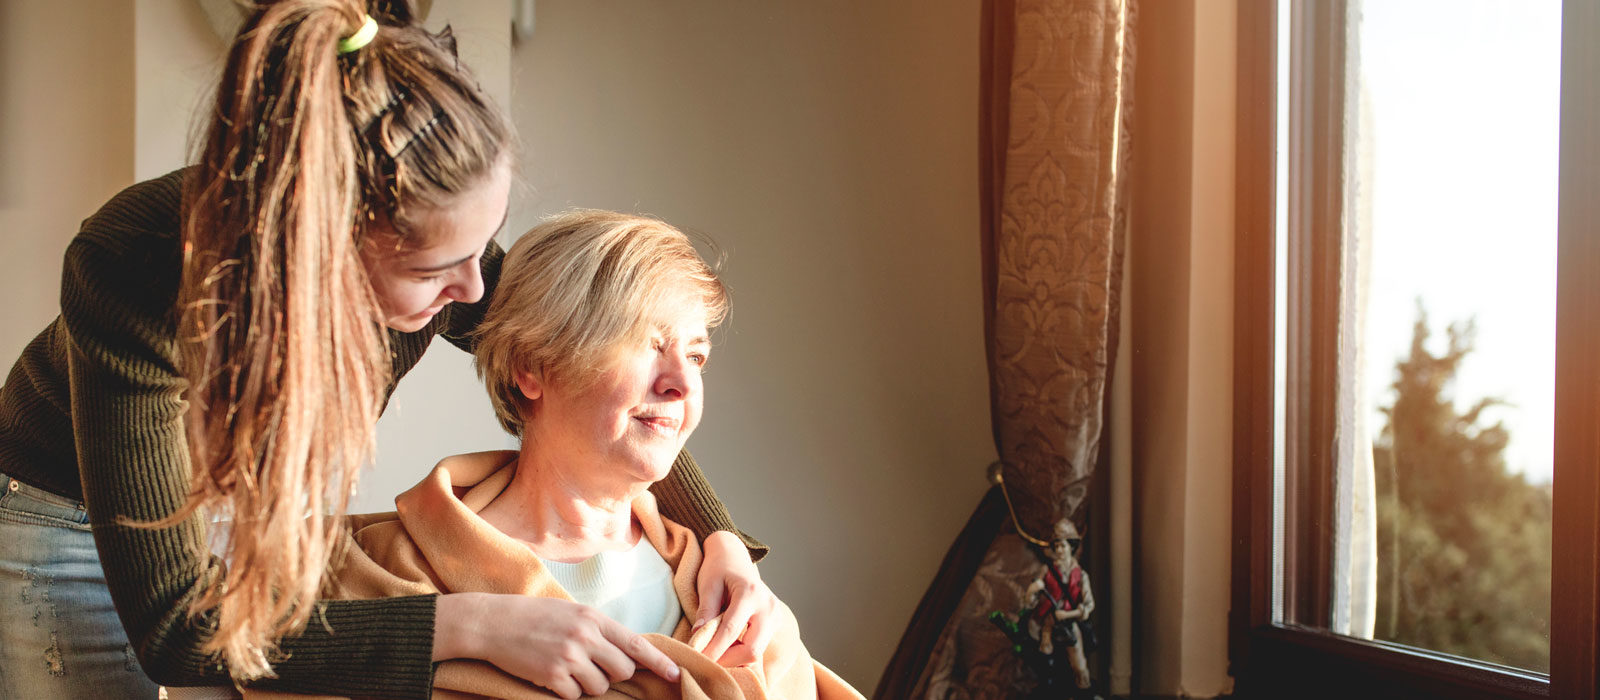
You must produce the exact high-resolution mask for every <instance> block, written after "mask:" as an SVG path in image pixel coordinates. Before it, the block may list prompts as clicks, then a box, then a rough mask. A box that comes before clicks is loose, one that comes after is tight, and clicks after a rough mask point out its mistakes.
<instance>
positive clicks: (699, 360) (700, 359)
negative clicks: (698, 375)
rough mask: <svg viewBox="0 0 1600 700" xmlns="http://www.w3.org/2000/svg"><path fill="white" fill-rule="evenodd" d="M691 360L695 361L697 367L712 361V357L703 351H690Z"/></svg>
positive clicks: (702, 366)
mask: <svg viewBox="0 0 1600 700" xmlns="http://www.w3.org/2000/svg"><path fill="white" fill-rule="evenodd" d="M689 361H690V362H693V363H694V366H696V367H701V368H704V367H705V366H706V363H707V362H710V361H711V357H710V356H708V355H706V354H705V353H703V352H691V353H689Z"/></svg>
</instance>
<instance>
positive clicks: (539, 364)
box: [477, 209, 728, 437]
mask: <svg viewBox="0 0 1600 700" xmlns="http://www.w3.org/2000/svg"><path fill="white" fill-rule="evenodd" d="M685 294H688V295H697V296H698V297H699V298H700V300H701V301H703V302H704V304H705V307H706V319H707V320H706V326H707V327H708V328H710V327H715V326H716V325H717V324H718V323H720V322H721V321H722V319H723V317H724V316H726V315H727V311H728V292H727V289H726V288H724V287H723V285H722V281H721V280H720V279H718V277H717V273H716V271H715V270H714V269H712V267H711V265H708V264H707V263H706V261H705V260H703V259H701V257H700V255H699V253H697V252H695V249H694V246H693V245H692V244H691V243H690V242H689V238H688V237H687V236H685V235H684V234H683V232H681V231H679V230H678V229H676V228H673V227H672V226H670V225H668V224H667V223H665V222H663V221H660V220H659V219H654V218H651V217H647V216H638V215H634V214H620V213H617V212H611V211H599V210H589V209H585V210H577V211H570V212H567V213H564V214H559V215H557V216H555V217H552V218H550V219H547V220H546V221H544V222H543V223H541V224H539V225H538V226H536V227H534V228H533V230H531V231H529V232H528V233H526V234H524V235H523V236H522V238H520V239H518V240H517V242H516V243H515V244H514V245H512V246H511V250H509V251H507V252H506V256H505V260H504V262H503V263H502V264H501V267H500V281H499V284H498V285H497V286H496V288H495V290H494V298H493V300H492V301H491V302H490V304H489V311H488V313H487V315H486V316H485V317H484V319H483V322H482V323H481V324H479V326H478V331H477V367H478V376H479V377H482V378H483V381H484V385H485V386H486V387H487V388H488V390H489V398H490V400H491V401H492V402H493V403H494V410H495V414H496V415H497V416H498V417H499V419H500V425H501V426H503V427H504V428H505V429H506V431H507V432H509V433H511V434H512V435H516V436H518V437H521V436H522V429H523V423H522V412H521V410H520V408H519V407H520V405H521V402H522V392H521V390H520V388H519V387H518V386H517V376H518V373H523V372H526V373H530V374H532V375H533V376H535V377H539V378H541V379H542V380H546V381H548V380H549V379H551V378H557V379H559V380H561V381H564V382H575V383H577V384H578V385H579V386H581V385H582V384H583V383H584V382H586V381H589V380H591V379H592V378H593V377H594V376H597V375H598V374H599V372H600V371H601V370H603V369H604V367H603V365H604V363H605V362H606V360H607V359H609V357H610V355H611V353H612V351H614V350H615V349H617V348H618V347H621V346H623V345H624V344H626V343H632V342H645V339H646V337H647V336H648V335H649V333H650V332H651V331H652V329H651V328H650V323H651V319H653V318H655V314H656V311H657V310H658V309H659V308H661V306H662V305H663V304H669V303H673V302H676V301H678V300H681V299H682V298H683V295H685Z"/></svg>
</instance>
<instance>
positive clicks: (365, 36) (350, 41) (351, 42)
mask: <svg viewBox="0 0 1600 700" xmlns="http://www.w3.org/2000/svg"><path fill="white" fill-rule="evenodd" d="M366 18H367V19H366V21H364V22H362V23H361V28H360V29H357V30H356V33H354V34H351V35H350V36H347V37H345V38H343V39H340V40H339V53H341V54H346V53H350V52H351V51H356V50H358V49H360V48H361V47H363V46H366V45H367V44H370V43H372V37H375V36H377V35H378V23H377V22H375V21H373V19H372V15H367V16H366Z"/></svg>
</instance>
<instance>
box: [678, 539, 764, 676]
mask: <svg viewBox="0 0 1600 700" xmlns="http://www.w3.org/2000/svg"><path fill="white" fill-rule="evenodd" d="M704 548H705V555H706V556H705V562H704V563H702V564H701V565H700V573H699V577H698V579H697V580H696V582H695V583H696V587H697V588H698V589H699V592H700V610H699V612H697V613H696V614H695V617H694V620H695V623H694V626H695V629H699V628H700V627H701V626H703V625H705V624H706V623H707V622H710V621H711V619H712V618H714V617H716V616H717V615H718V614H719V613H720V614H721V615H722V621H721V623H720V624H719V625H718V627H717V631H716V632H715V633H714V634H712V635H711V639H710V640H709V641H708V642H707V643H706V646H705V648H703V649H700V651H701V652H702V653H704V654H705V655H706V656H709V657H711V658H713V659H716V660H717V662H718V663H720V664H722V665H724V666H742V665H744V664H749V663H755V661H756V660H758V659H760V658H761V655H762V654H763V653H765V652H766V650H767V643H769V642H771V641H772V632H773V630H772V624H771V622H772V616H773V612H774V611H775V610H776V609H777V605H778V598H777V596H774V595H773V594H772V589H770V588H767V584H766V583H764V582H762V580H761V572H760V571H758V570H757V569H756V565H755V562H753V561H750V551H749V550H747V549H745V546H744V542H743V541H741V540H740V539H739V537H738V536H737V535H735V534H733V533H731V532H728V531H726V530H718V531H717V532H713V533H711V535H710V536H709V537H706V541H705V544H704Z"/></svg>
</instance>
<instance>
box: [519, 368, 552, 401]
mask: <svg viewBox="0 0 1600 700" xmlns="http://www.w3.org/2000/svg"><path fill="white" fill-rule="evenodd" d="M511 376H512V377H514V378H515V379H516V381H517V389H518V390H519V391H521V392H522V398H524V399H526V400H528V401H537V400H539V397H540V396H543V395H544V381H543V380H542V379H540V378H539V377H538V376H537V375H536V374H534V373H533V372H530V371H528V370H522V369H519V370H517V371H515V372H513V373H512V375H511Z"/></svg>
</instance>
